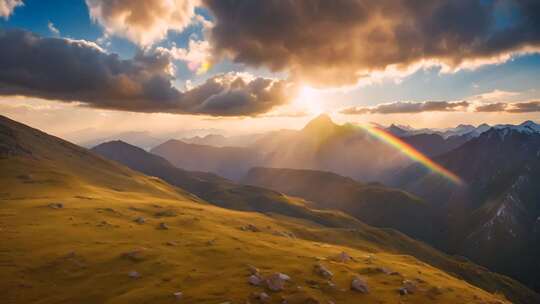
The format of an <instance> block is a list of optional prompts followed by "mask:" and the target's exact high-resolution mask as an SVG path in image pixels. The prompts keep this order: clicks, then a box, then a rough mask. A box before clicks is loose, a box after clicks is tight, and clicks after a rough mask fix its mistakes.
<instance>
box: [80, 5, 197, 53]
mask: <svg viewBox="0 0 540 304" xmlns="http://www.w3.org/2000/svg"><path fill="white" fill-rule="evenodd" d="M197 3H198V0H152V1H148V0H86V5H87V6H88V9H89V11H90V16H91V17H92V19H93V20H94V21H96V22H98V23H99V24H101V25H102V26H103V27H104V29H105V32H106V33H107V35H118V36H122V37H125V38H127V39H129V40H131V41H133V42H135V43H137V44H139V45H141V46H148V45H151V44H153V43H154V42H156V41H159V40H161V39H163V38H165V37H166V35H167V32H168V31H169V30H173V31H182V30H183V29H185V28H186V26H188V24H189V23H190V22H191V20H192V18H193V16H194V15H195V12H194V9H195V6H196V5H197Z"/></svg>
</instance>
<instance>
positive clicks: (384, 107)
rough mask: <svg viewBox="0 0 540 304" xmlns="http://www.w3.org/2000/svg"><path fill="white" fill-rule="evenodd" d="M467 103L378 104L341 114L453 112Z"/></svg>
mask: <svg viewBox="0 0 540 304" xmlns="http://www.w3.org/2000/svg"><path fill="white" fill-rule="evenodd" d="M468 106H469V103H468V102H467V101H459V102H449V101H425V102H401V101H398V102H393V103H386V104H380V105H377V106H375V107H371V108H368V107H352V108H347V109H344V110H342V111H341V112H340V113H342V114H350V115H355V114H397V113H421V112H454V111H463V110H466V109H467V107H468Z"/></svg>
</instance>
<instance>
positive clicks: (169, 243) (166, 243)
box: [165, 241, 178, 247]
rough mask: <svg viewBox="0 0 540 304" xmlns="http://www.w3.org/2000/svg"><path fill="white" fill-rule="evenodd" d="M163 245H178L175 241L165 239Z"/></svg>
mask: <svg viewBox="0 0 540 304" xmlns="http://www.w3.org/2000/svg"><path fill="white" fill-rule="evenodd" d="M165 245H167V246H171V247H174V246H178V243H177V242H175V241H167V242H165Z"/></svg>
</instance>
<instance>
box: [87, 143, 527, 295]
mask: <svg viewBox="0 0 540 304" xmlns="http://www.w3.org/2000/svg"><path fill="white" fill-rule="evenodd" d="M93 150H94V151H95V152H97V153H100V154H102V155H103V156H106V157H108V158H110V159H113V160H117V161H119V162H122V163H124V164H126V165H129V166H130V167H131V168H133V169H137V170H141V171H143V172H145V173H147V174H151V175H156V176H159V177H161V178H163V179H165V180H167V181H168V182H170V183H173V184H175V185H178V186H181V187H183V188H186V189H191V190H190V191H194V192H195V193H197V194H198V195H200V196H201V197H204V198H205V199H207V200H208V201H210V202H211V203H213V204H217V205H219V206H223V207H227V208H236V209H240V210H256V211H259V212H265V213H268V212H271V214H274V215H281V216H283V215H285V216H293V217H296V218H300V219H303V220H309V221H312V222H316V223H318V224H321V225H325V226H327V227H348V228H353V230H349V231H353V233H352V234H348V236H343V235H338V234H334V235H333V236H332V238H338V239H339V240H340V241H339V242H345V243H347V244H350V245H351V246H357V245H359V246H362V247H363V246H368V247H371V246H373V243H376V244H377V246H378V247H381V248H385V249H384V250H390V251H393V252H400V253H405V254H409V255H413V256H415V257H416V258H418V259H420V260H422V261H423V262H426V263H429V264H431V265H434V266H436V267H440V268H442V269H445V270H446V271H449V272H451V273H455V274H457V275H458V276H460V277H462V278H464V279H465V280H467V281H468V282H471V283H473V284H478V286H482V287H483V288H487V289H489V290H493V288H494V286H497V287H496V289H499V290H505V293H506V294H507V295H509V296H510V297H512V298H513V299H518V301H523V300H524V299H525V298H524V297H523V296H521V294H523V293H525V294H527V296H530V297H532V298H535V297H536V295H534V296H533V295H530V293H529V292H524V291H517V290H516V287H515V286H513V283H508V282H506V279H502V277H499V276H497V275H492V274H488V273H487V272H486V270H485V269H478V268H476V266H473V265H471V264H469V263H467V262H465V261H461V260H455V259H450V258H447V257H444V255H442V254H440V253H438V252H436V251H434V250H433V249H431V248H429V247H428V246H425V245H422V244H420V243H418V242H415V241H412V240H410V239H408V238H406V237H403V236H401V235H400V234H399V233H395V232H392V231H391V230H385V231H383V230H378V229H374V228H371V227H369V226H366V225H364V224H363V223H361V222H358V221H355V220H353V219H350V218H348V217H346V216H344V215H342V214H341V213H336V212H332V211H328V212H321V211H316V210H310V209H309V208H306V206H304V205H303V204H298V201H297V200H293V199H291V198H290V197H286V196H283V195H281V194H279V193H276V192H274V191H269V190H266V189H262V188H259V187H250V186H244V185H238V184H235V183H233V182H230V181H227V180H224V179H221V178H219V177H217V176H215V175H213V174H208V173H200V172H189V171H185V170H181V169H178V168H174V167H173V166H172V165H171V164H168V163H167V161H165V160H164V159H163V158H161V157H159V156H156V155H153V154H151V153H148V152H146V151H144V150H142V149H140V148H137V147H134V146H131V145H128V144H125V143H122V142H109V143H104V144H102V145H100V146H98V147H96V148H94V149H93ZM293 171H294V170H293ZM322 174H328V175H332V174H331V173H324V172H323V173H322ZM203 175H205V176H203ZM340 178H341V179H344V180H345V181H348V182H350V183H351V184H353V185H354V186H355V187H357V186H358V185H357V184H358V183H357V182H354V181H352V180H350V179H348V178H343V177H340ZM194 180H195V181H196V182H193V181H194ZM338 181H339V182H340V183H341V182H343V181H341V180H338ZM193 184H197V185H199V186H197V187H193ZM314 186H317V185H314ZM319 186H320V185H319ZM373 187H374V188H376V186H373ZM395 192H398V194H400V197H401V196H403V195H404V194H403V193H401V192H399V191H395ZM393 211H394V212H395V209H394V210H393ZM404 218H406V217H404ZM420 223H422V221H420ZM424 228H425V226H424ZM358 237H360V239H362V240H364V241H362V242H360V244H358V243H357V241H355V240H354V239H356V238H358ZM332 238H331V239H332ZM351 238H352V240H351ZM365 240H368V241H367V243H366V242H365ZM334 241H335V239H333V240H332V241H331V242H334ZM352 244H354V245H352ZM509 282H511V281H509ZM519 289H521V287H520V288H519Z"/></svg>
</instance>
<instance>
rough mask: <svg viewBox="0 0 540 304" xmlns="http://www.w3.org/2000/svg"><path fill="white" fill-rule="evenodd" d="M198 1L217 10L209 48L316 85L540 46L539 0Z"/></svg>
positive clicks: (497, 58) (481, 60) (473, 61)
mask: <svg viewBox="0 0 540 304" xmlns="http://www.w3.org/2000/svg"><path fill="white" fill-rule="evenodd" d="M202 2H203V4H204V5H205V6H206V7H207V8H209V10H210V11H211V12H212V13H213V15H214V19H215V20H214V23H215V26H214V27H213V28H212V30H211V35H210V38H211V42H212V45H213V47H214V51H215V54H216V55H218V56H229V57H232V58H233V59H234V60H235V61H237V62H242V63H246V64H250V65H254V66H266V67H269V68H271V69H272V70H275V71H283V70H285V71H290V72H291V73H292V75H293V76H295V77H298V78H300V79H301V80H303V81H307V82H309V83H311V84H314V85H320V86H331V85H345V84H354V83H357V82H358V81H359V80H360V79H362V78H365V77H369V76H370V75H372V74H373V73H374V72H380V71H387V72H391V71H393V72H396V73H399V72H403V71H407V72H411V71H414V70H415V69H418V68H420V67H422V66H427V65H441V66H443V68H444V69H445V70H446V71H451V70H454V69H459V68H467V67H474V66H478V65H482V64H487V63H496V62H501V61H505V60H508V59H509V58H511V56H512V55H513V54H523V53H527V52H537V51H539V50H540V1H537V0H505V1H502V0H493V1H485V0H441V1H408V0H378V1H363V0H333V1H329V0H297V1H290V0H273V1H253V0H236V1H231V0H202ZM500 20H507V21H508V22H500Z"/></svg>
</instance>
